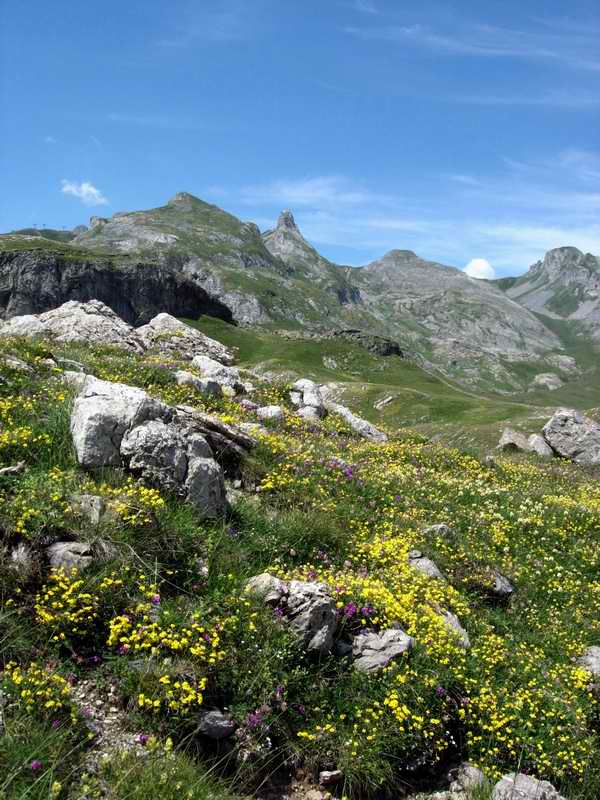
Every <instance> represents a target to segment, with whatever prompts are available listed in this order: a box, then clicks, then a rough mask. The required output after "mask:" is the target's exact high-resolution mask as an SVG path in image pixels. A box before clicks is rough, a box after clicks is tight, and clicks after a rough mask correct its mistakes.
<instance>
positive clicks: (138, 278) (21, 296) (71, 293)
mask: <svg viewBox="0 0 600 800" xmlns="http://www.w3.org/2000/svg"><path fill="white" fill-rule="evenodd" d="M67 300H79V301H81V302H87V301H88V300H101V301H102V302H103V303H105V304H106V305H107V306H109V307H110V308H112V309H113V311H115V312H116V313H117V314H118V315H119V316H120V317H121V319H124V320H125V321H126V322H129V323H131V324H136V325H139V324H143V323H145V322H148V321H149V320H150V319H151V318H152V317H154V316H156V314H159V313H160V312H161V311H166V312H167V313H169V314H173V315H174V316H179V317H191V318H194V319H195V318H197V317H199V316H200V315H202V314H209V315H210V316H214V317H220V318H221V319H224V320H227V321H230V322H231V321H233V319H232V314H231V311H230V309H229V308H228V307H227V306H225V305H224V304H223V303H222V302H221V301H220V300H218V299H216V298H215V297H213V296H212V295H211V294H209V293H208V292H207V291H206V290H205V289H203V288H202V287H201V286H199V285H198V284H197V283H196V282H195V281H193V280H191V279H190V278H188V277H186V276H185V275H184V274H183V273H181V272H179V271H177V270H174V269H171V268H170V267H167V266H163V265H160V264H156V263H154V264H149V263H147V262H142V261H135V260H134V261H128V260H124V259H122V260H118V259H117V260H115V259H107V258H99V257H98V258H94V257H93V256H91V255H90V256H88V257H85V256H83V257H82V256H79V257H73V256H72V255H71V254H69V253H66V254H63V253H60V252H55V251H51V252H47V251H44V250H39V249H37V250H24V251H13V252H10V251H8V252H1V251H0V308H1V313H2V316H3V317H4V318H9V317H13V316H17V315H21V314H35V313H39V312H42V311H48V310H49V309H53V308H57V307H58V306H60V305H62V303H64V302H66V301H67Z"/></svg>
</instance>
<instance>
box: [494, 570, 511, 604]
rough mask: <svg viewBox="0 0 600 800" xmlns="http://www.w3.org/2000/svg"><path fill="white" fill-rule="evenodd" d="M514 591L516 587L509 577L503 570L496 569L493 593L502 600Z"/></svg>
mask: <svg viewBox="0 0 600 800" xmlns="http://www.w3.org/2000/svg"><path fill="white" fill-rule="evenodd" d="M514 591H515V587H514V586H513V585H512V583H511V582H510V581H509V580H508V578H507V577H506V576H505V575H502V573H501V572H498V571H497V570H494V582H493V584H492V588H491V593H492V594H493V595H494V596H495V597H497V598H499V599H501V600H506V599H507V598H509V597H510V596H511V595H512V594H514Z"/></svg>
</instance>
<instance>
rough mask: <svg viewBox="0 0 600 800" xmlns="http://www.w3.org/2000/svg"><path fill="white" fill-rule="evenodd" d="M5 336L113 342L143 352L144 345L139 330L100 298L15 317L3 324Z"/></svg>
mask: <svg viewBox="0 0 600 800" xmlns="http://www.w3.org/2000/svg"><path fill="white" fill-rule="evenodd" d="M0 335H2V336H13V335H19V336H39V335H43V336H48V337H51V338H53V339H55V340H56V341H58V342H85V343H86V344H95V345H112V346H113V347H120V348H122V349H124V350H129V351H131V352H134V353H142V352H143V350H144V346H143V344H142V341H141V340H140V338H139V336H138V335H137V333H136V332H135V331H134V329H133V328H132V327H131V325H128V324H127V323H126V322H123V320H122V319H121V318H120V317H118V316H117V315H116V314H115V312H114V311H113V310H112V309H111V308H109V307H108V306H107V305H105V304H104V303H101V302H100V301H99V300H90V301H89V302H88V303H80V302H78V301H77V300H69V302H67V303H63V305H62V306H59V307H58V308H55V309H53V310H52V311H46V312H44V313H43V314H37V315H34V316H32V315H27V316H25V317H13V318H12V319H10V320H8V321H7V322H4V323H2V324H1V325H0Z"/></svg>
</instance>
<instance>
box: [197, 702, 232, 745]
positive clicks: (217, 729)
mask: <svg viewBox="0 0 600 800" xmlns="http://www.w3.org/2000/svg"><path fill="white" fill-rule="evenodd" d="M236 727H237V725H236V723H235V720H234V719H233V717H231V716H230V715H229V714H224V713H223V712H222V711H219V710H218V709H214V710H212V711H203V712H202V714H201V715H200V722H199V724H198V732H199V733H202V734H204V736H208V738H209V739H226V738H227V737H228V736H231V734H232V733H233V732H234V731H235V729H236Z"/></svg>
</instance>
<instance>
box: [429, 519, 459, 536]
mask: <svg viewBox="0 0 600 800" xmlns="http://www.w3.org/2000/svg"><path fill="white" fill-rule="evenodd" d="M423 534H424V535H425V536H431V537H434V536H441V537H442V538H443V539H447V538H448V537H450V536H452V535H453V534H454V531H453V530H452V528H451V527H450V526H449V525H446V523H445V522H437V523H436V524H435V525H429V527H427V528H424V530H423Z"/></svg>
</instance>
